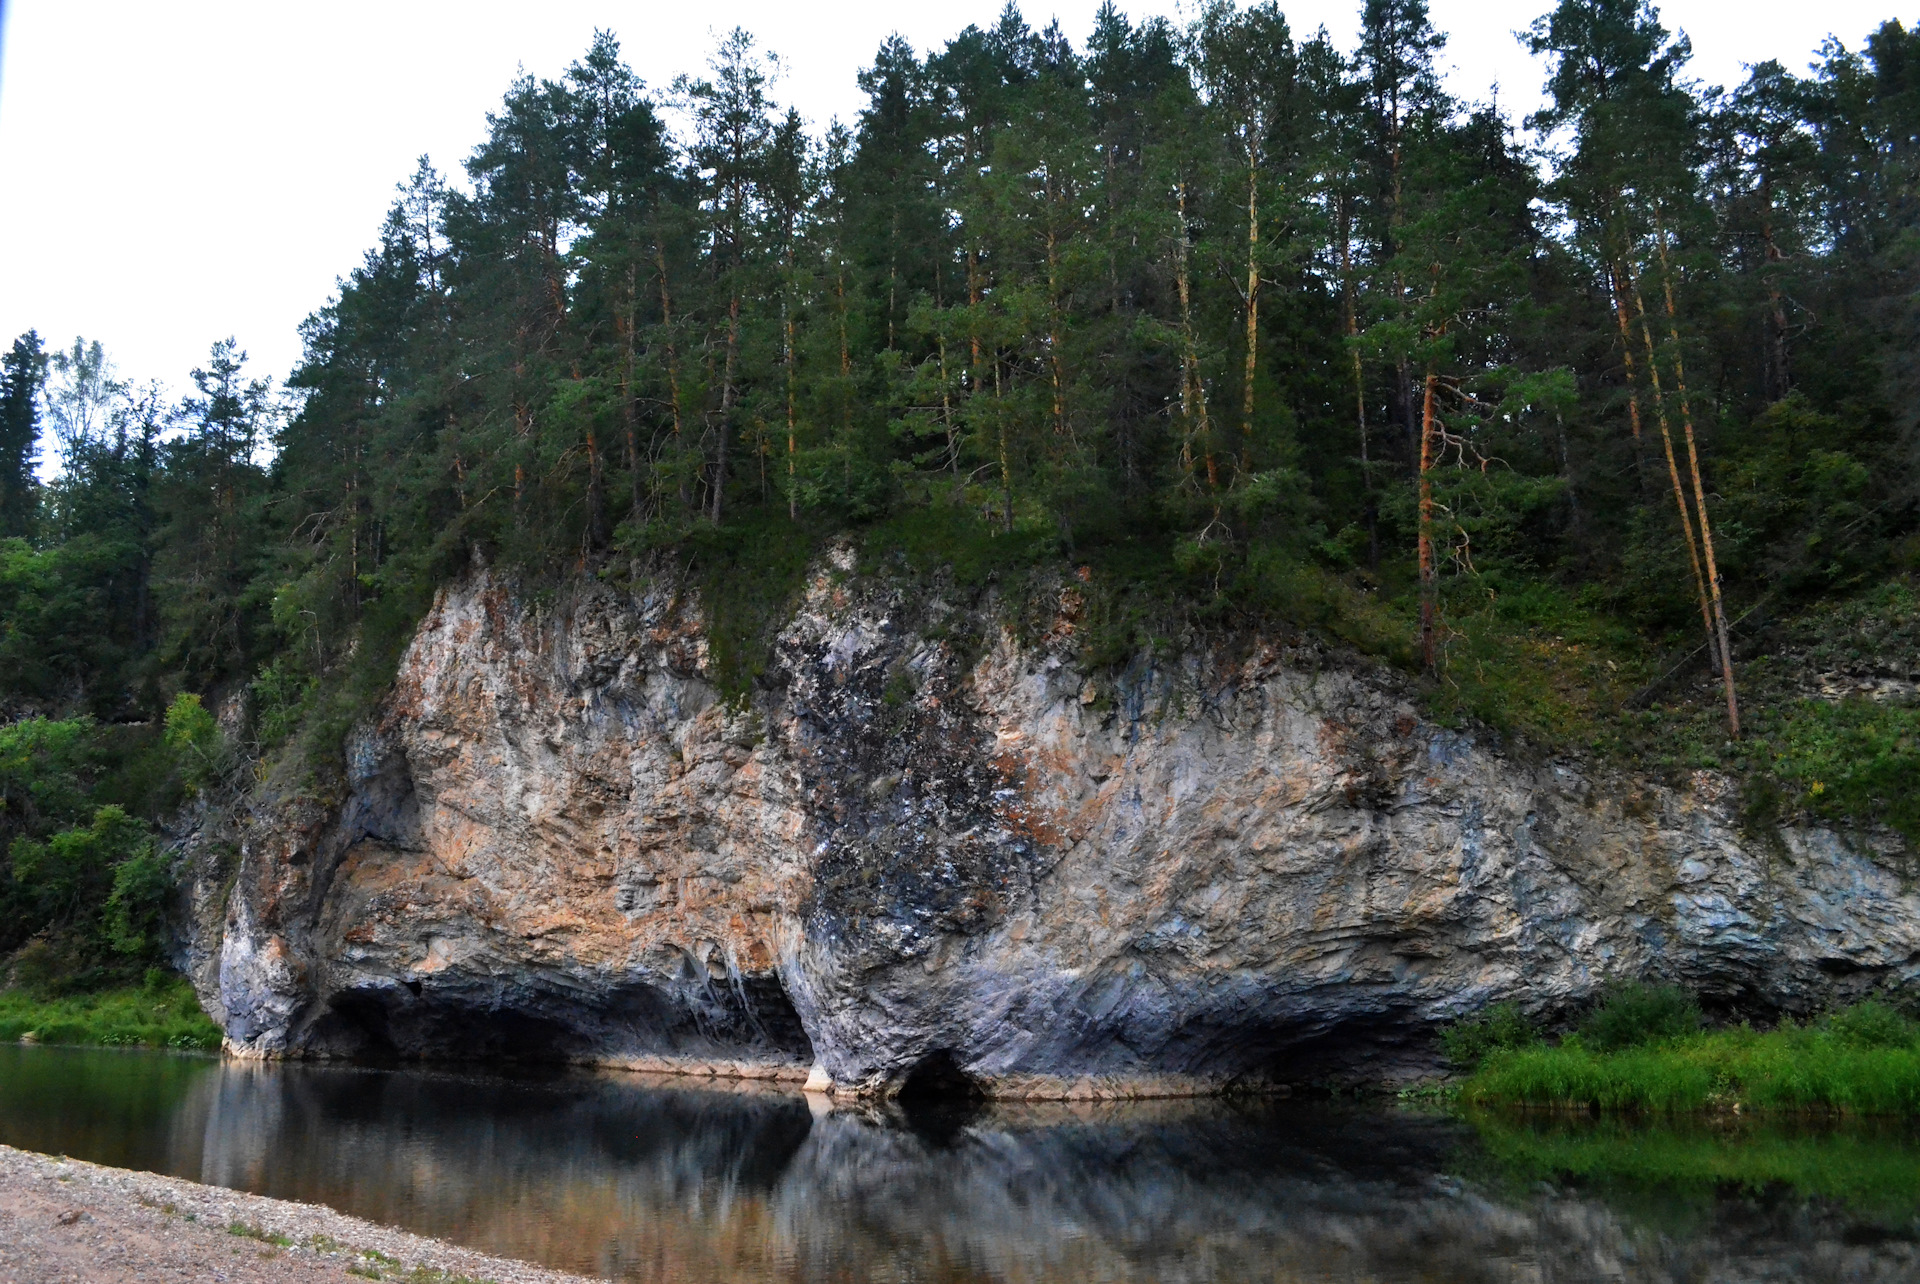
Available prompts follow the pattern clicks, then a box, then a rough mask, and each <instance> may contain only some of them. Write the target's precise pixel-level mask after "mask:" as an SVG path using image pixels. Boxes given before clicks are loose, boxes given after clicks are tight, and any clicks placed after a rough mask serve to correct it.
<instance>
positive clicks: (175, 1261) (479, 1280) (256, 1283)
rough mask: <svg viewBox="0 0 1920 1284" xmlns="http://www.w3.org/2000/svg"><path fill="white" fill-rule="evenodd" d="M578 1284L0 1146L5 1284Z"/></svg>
mask: <svg viewBox="0 0 1920 1284" xmlns="http://www.w3.org/2000/svg"><path fill="white" fill-rule="evenodd" d="M365 1279H381V1280H395V1281H406V1284H483V1282H484V1284H585V1278H584V1277H582V1276H578V1275H563V1274H560V1273H558V1272H555V1271H548V1270H542V1269H540V1268H539V1267H537V1266H529V1265H527V1264H526V1263H524V1262H514V1261H509V1260H507V1259H505V1258H499V1257H489V1256H487V1255H486V1254H484V1253H475V1252H471V1251H469V1250H467V1249H464V1248H456V1247H454V1246H453V1245H451V1244H446V1243H442V1242H441V1241H439V1240H435V1239H426V1238H423V1237H421V1236H419V1235H409V1234H407V1233H406V1232H405V1231H398V1230H393V1229H392V1228H390V1227H386V1226H377V1225H375V1224H374V1223H372V1222H366V1221H361V1220H360V1219H359V1218H357V1217H348V1216H346V1215H344V1214H342V1213H336V1212H334V1211H333V1210H332V1209H331V1208H322V1207H320V1206H319V1205H317V1204H295V1203H290V1202H288V1201H287V1200H283V1199H267V1198H265V1197H263V1196H260V1195H243V1194H241V1193H240V1192H238V1191H232V1190H223V1189H221V1188H220V1187H217V1186H202V1185H200V1184H199V1183H197V1182H190V1181H182V1180H180V1179H179V1178H177V1177H159V1176H156V1175H154V1174H152V1173H137V1172H129V1171H127V1170H126V1169H123V1168H103V1167H101V1166H100V1165H98V1164H88V1163H82V1162H81V1161H79V1160H77V1159H56V1158H52V1157H50V1156H47V1155H36V1154H33V1153H32V1152H30V1151H25V1150H15V1149H13V1148H12V1147H11V1146H0V1284H53V1282H54V1281H59V1282H60V1284H66V1282H68V1281H73V1282H74V1284H83V1282H84V1284H131V1282H132V1281H141V1282H142V1284H146V1282H149V1281H154V1282H157V1281H167V1282H169V1284H170V1282H171V1281H176V1280H177V1281H194V1282H195V1284H200V1282H202V1281H208V1280H219V1281H226V1282H227V1284H318V1282H319V1281H326V1282H327V1284H348V1282H349V1281H352V1280H365Z"/></svg>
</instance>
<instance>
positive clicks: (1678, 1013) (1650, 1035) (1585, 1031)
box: [1580, 981, 1701, 1052]
mask: <svg viewBox="0 0 1920 1284" xmlns="http://www.w3.org/2000/svg"><path fill="white" fill-rule="evenodd" d="M1700 1019H1701V1018H1700V1004H1699V1002H1698V1001H1697V1000H1695V999H1694V997H1693V996H1692V995H1691V994H1688V993H1687V992H1686V991H1685V990H1683V989H1681V988H1680V987H1679V986H1677V985H1650V984H1648V983H1646V982H1644V981H1625V982H1617V983H1615V984H1612V985H1609V986H1608V987H1607V988H1606V989H1605V990H1604V991H1602V993H1601V996H1600V1005H1599V1006H1598V1007H1597V1008H1595V1009H1594V1010H1593V1012H1592V1013H1591V1014H1590V1015H1589V1016H1588V1017H1587V1019H1586V1020H1585V1021H1584V1022H1582V1023H1581V1026H1580V1035H1581V1038H1582V1039H1583V1040H1585V1042H1587V1043H1588V1044H1590V1045H1591V1046H1592V1047H1593V1048H1594V1049H1595V1050H1596V1051H1599V1052H1614V1051H1618V1050H1619V1049H1622V1048H1632V1047H1638V1046H1639V1045H1641V1044H1645V1043H1654V1042H1657V1041H1659V1040H1662V1039H1678V1038H1682V1037H1684V1036H1686V1035H1689V1034H1692V1033H1694V1032H1695V1031H1697V1030H1699V1028H1700Z"/></svg>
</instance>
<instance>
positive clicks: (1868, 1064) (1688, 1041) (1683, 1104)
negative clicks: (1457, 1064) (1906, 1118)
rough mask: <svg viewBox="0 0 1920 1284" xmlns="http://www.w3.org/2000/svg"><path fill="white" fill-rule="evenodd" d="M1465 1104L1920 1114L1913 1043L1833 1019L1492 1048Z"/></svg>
mask: <svg viewBox="0 0 1920 1284" xmlns="http://www.w3.org/2000/svg"><path fill="white" fill-rule="evenodd" d="M1461 1099H1462V1101H1464V1102H1465V1103H1467V1104H1469V1105H1482V1106H1491V1105H1528V1106H1551V1107H1560V1108H1568V1109H1578V1110H1599V1111H1608V1112H1613V1111H1622V1112H1634V1113H1645V1114H1677V1113H1688V1112H1700V1111H1709V1110H1729V1111H1730V1110H1733V1109H1735V1108H1738V1109H1740V1110H1757V1111H1798V1112H1832V1113H1838V1114H1848V1115H1914V1114H1920V1047H1917V1046H1916V1045H1915V1042H1914V1040H1913V1038H1912V1036H1911V1034H1910V1033H1909V1034H1908V1035H1907V1037H1906V1038H1905V1040H1904V1041H1902V1042H1878V1043H1875V1042H1865V1041H1862V1040H1860V1039H1858V1038H1856V1037H1853V1036H1851V1035H1850V1034H1849V1033H1848V1032H1847V1031H1846V1030H1845V1029H1844V1028H1842V1026H1841V1025H1840V1024H1839V1023H1835V1022H1828V1023H1826V1024H1823V1025H1815V1026H1795V1025H1786V1026H1782V1027H1781V1028H1780V1029H1777V1030H1772V1031H1768V1032H1765V1033H1762V1032H1759V1031H1755V1030H1751V1029H1748V1028H1745V1027H1741V1028H1736V1029H1726V1030H1715V1031H1702V1032H1698V1033H1694V1034H1688V1035H1681V1036H1678V1037H1673V1038H1666V1039H1659V1040H1655V1041H1653V1042H1650V1043H1645V1044H1641V1045H1638V1046H1633V1047H1626V1048H1620V1049H1618V1050H1614V1051H1607V1052H1602V1051H1598V1050H1595V1049H1593V1048H1591V1047H1589V1046H1587V1044H1586V1043H1585V1042H1584V1041H1583V1040H1582V1039H1581V1038H1579V1037H1578V1036H1572V1037H1569V1038H1567V1039H1565V1040H1563V1041H1562V1042H1560V1043H1559V1044H1558V1045H1555V1046H1547V1045H1544V1044H1543V1045H1536V1046H1532V1047H1519V1048H1510V1049H1501V1050H1497V1051H1494V1052H1492V1053H1490V1054H1489V1055H1488V1056H1487V1057H1486V1059H1485V1060H1484V1061H1483V1062H1482V1063H1481V1065H1480V1068H1479V1069H1478V1070H1477V1071H1476V1072H1475V1073H1474V1074H1473V1076H1472V1077H1471V1078H1470V1079H1469V1080H1468V1081H1467V1082H1466V1083H1465V1084H1464V1085H1463V1086H1462V1089H1461Z"/></svg>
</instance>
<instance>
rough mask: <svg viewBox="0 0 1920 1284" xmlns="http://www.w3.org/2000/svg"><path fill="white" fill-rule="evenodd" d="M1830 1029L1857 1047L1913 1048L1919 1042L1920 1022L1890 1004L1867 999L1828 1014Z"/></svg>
mask: <svg viewBox="0 0 1920 1284" xmlns="http://www.w3.org/2000/svg"><path fill="white" fill-rule="evenodd" d="M1827 1029H1828V1031H1829V1032H1830V1033H1831V1034H1832V1035H1833V1037H1834V1038H1835V1039H1837V1040H1838V1041H1839V1042H1841V1043H1842V1044H1845V1045H1846V1046H1848V1047H1854V1048H1911V1047H1913V1046H1914V1045H1915V1044H1916V1043H1917V1042H1920V1023H1916V1022H1915V1021H1914V1020H1913V1018H1912V1017H1909V1016H1907V1015H1906V1014H1905V1013H1903V1012H1901V1011H1900V1010H1899V1009H1898V1008H1895V1007H1892V1006H1890V1005H1889V1004H1886V1003H1882V1002H1879V1001H1877V1000H1874V999H1868V1000H1866V1001H1864V1002H1861V1003H1856V1004H1854V1005H1853V1006H1852V1007H1850V1008H1843V1009H1841V1010H1840V1011H1838V1012H1836V1013H1834V1014H1833V1015H1832V1016H1830V1017H1828V1018H1827Z"/></svg>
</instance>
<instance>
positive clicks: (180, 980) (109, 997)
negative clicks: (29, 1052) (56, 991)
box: [0, 968, 220, 1050]
mask: <svg viewBox="0 0 1920 1284" xmlns="http://www.w3.org/2000/svg"><path fill="white" fill-rule="evenodd" d="M22 1041H26V1042H34V1043H63V1044H90V1045H95V1046H100V1047H109V1048H112V1047H127V1048H175V1049H183V1050H206V1049H212V1048H217V1047H219V1046H220V1027H219V1026H217V1025H215V1024H214V1023H213V1022H212V1021H211V1020H209V1019H208V1017H207V1014H206V1013H204V1012H202V1011H201V1010H200V1001H199V999H198V998H196V997H195V995H194V993H193V987H192V986H191V985H189V984H187V981H186V978H184V977H181V976H176V975H174V974H173V973H171V972H162V971H160V970H159V969H157V968H156V969H154V970H153V971H150V972H148V973H147V977H146V981H145V983H144V984H142V985H137V986H134V985H129V986H123V987H121V988H118V989H112V990H99V991H95V992H94V993H91V994H74V995H66V996H62V997H59V998H48V997H41V996H37V995H35V994H33V993H31V992H29V991H27V990H22V989H16V990H0V1042H5V1043H19V1042H22Z"/></svg>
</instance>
